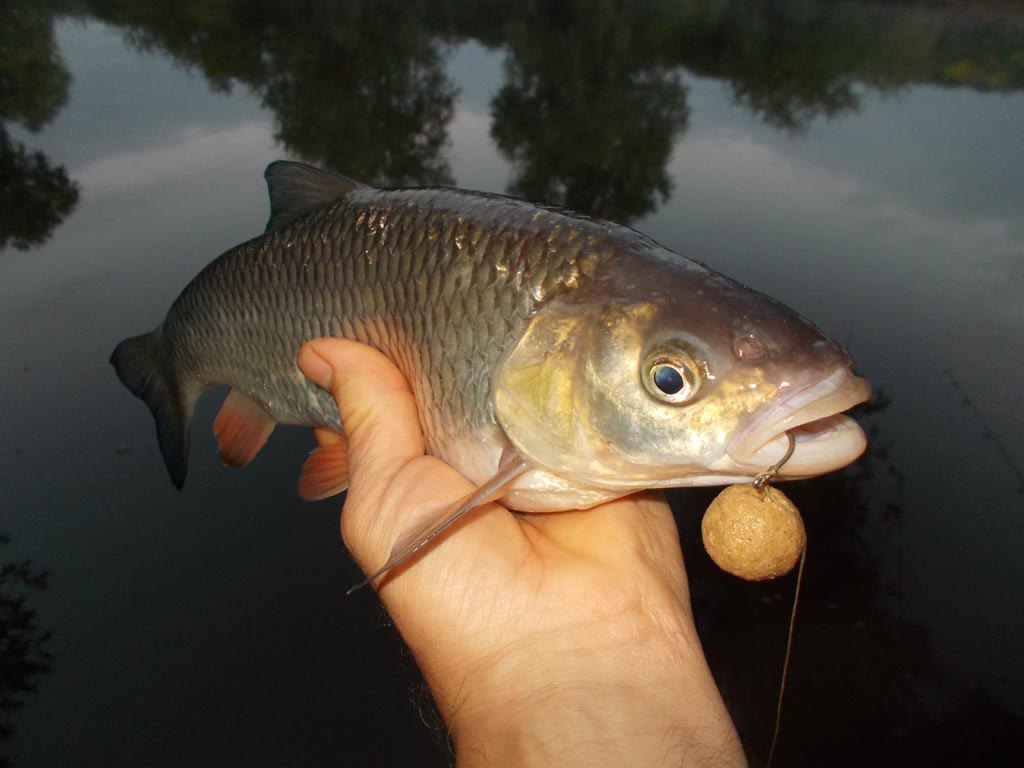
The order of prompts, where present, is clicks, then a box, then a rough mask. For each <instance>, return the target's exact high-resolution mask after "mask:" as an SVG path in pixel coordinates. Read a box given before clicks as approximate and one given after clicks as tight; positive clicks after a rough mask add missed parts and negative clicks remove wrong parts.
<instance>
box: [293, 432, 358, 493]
mask: <svg viewBox="0 0 1024 768" xmlns="http://www.w3.org/2000/svg"><path fill="white" fill-rule="evenodd" d="M347 489H348V443H347V442H345V441H344V440H342V441H341V442H339V443H335V444H334V445H321V446H319V447H317V448H314V449H313V450H312V451H311V452H310V454H309V458H308V459H306V463H305V465H304V466H303V467H302V475H301V476H300V477H299V496H300V497H301V498H302V499H304V500H305V501H319V500H320V499H327V498H330V497H331V496H335V495H337V494H339V493H341V492H342V491H344V490H347Z"/></svg>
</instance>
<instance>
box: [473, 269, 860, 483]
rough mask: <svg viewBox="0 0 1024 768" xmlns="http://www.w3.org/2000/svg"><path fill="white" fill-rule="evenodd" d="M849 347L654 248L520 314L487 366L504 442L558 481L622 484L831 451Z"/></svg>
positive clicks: (823, 457) (819, 459) (837, 434)
mask: <svg viewBox="0 0 1024 768" xmlns="http://www.w3.org/2000/svg"><path fill="white" fill-rule="evenodd" d="M854 363H855V361H854V358H853V357H852V355H850V353H849V352H847V351H846V350H845V349H844V348H843V347H842V346H840V345H839V344H838V343H836V342H835V341H833V340H831V339H829V338H828V337H827V336H825V335H824V334H823V333H822V332H821V331H820V330H819V329H818V328H816V327H815V326H814V325H813V324H811V323H810V322H809V321H807V320H805V319H804V318H802V317H800V316H799V315H798V314H797V313H796V312H794V311H793V310H791V309H789V308H788V307H785V306H784V305H782V304H780V303H779V302H777V301H775V300H773V299H771V298H769V297H767V296H764V295H763V294H760V293H757V292H756V291H753V290H751V289H749V288H746V287H745V286H743V285H741V284H739V283H737V282H735V281H733V280H731V279H729V278H726V277H724V276H723V275H720V274H718V273H716V272H713V271H712V270H709V269H707V268H706V267H704V266H702V265H699V264H696V263H694V262H690V261H688V260H685V259H683V258H682V257H679V256H676V255H675V254H671V253H670V252H667V251H666V252H665V254H664V255H659V256H658V257H657V258H654V259H651V258H648V259H646V260H645V262H644V269H642V270H632V271H631V270H627V269H621V268H620V269H618V270H610V271H609V273H608V274H606V275H604V276H602V278H601V279H598V280H595V281H594V285H593V286H591V287H590V289H589V290H586V291H579V292H577V293H576V294H574V295H573V296H572V297H570V298H569V299H565V300H559V301H553V302H551V303H550V304H549V305H547V306H546V307H544V308H543V309H541V310H540V311H539V312H538V313H537V314H536V315H535V316H534V317H533V318H532V319H531V322H530V324H529V326H528V327H527V329H526V331H525V333H524V334H523V336H522V337H521V338H520V339H519V341H518V342H517V344H516V345H515V346H514V348H513V349H512V350H511V351H510V352H509V353H508V354H507V355H506V356H505V358H504V359H503V361H502V363H501V364H500V365H499V367H498V369H497V370H496V372H495V374H494V378H493V380H492V391H493V393H494V405H495V413H496V415H497V418H498V421H499V423H500V424H501V426H502V428H503V429H504V431H505V433H506V435H507V437H508V438H509V440H510V441H511V442H512V443H513V445H514V446H515V448H516V449H517V451H519V453H520V454H521V455H523V456H524V457H525V458H526V459H527V460H529V461H530V462H532V463H533V464H534V465H537V466H539V467H543V468H544V469H545V470H546V471H548V472H550V473H552V474H554V475H558V476H560V477H563V478H566V479H569V480H570V481H571V482H572V483H574V484H578V485H583V486H592V487H598V488H606V489H615V490H623V491H628V490H629V489H637V488H653V487H673V486H694V485H719V484H727V483H735V482H738V481H741V480H743V479H750V478H753V477H755V476H756V475H757V474H758V473H760V472H763V471H764V470H765V469H766V468H767V467H769V466H771V465H772V464H774V463H775V462H777V461H779V460H780V459H781V458H782V457H783V456H784V455H785V453H786V452H787V449H788V446H789V440H788V438H787V436H786V433H787V432H789V433H791V434H792V435H793V437H794V438H795V450H794V452H793V455H792V457H791V458H790V459H789V460H788V461H787V462H786V464H785V465H784V466H783V468H782V470H781V471H780V473H779V475H778V477H779V478H780V479H786V478H790V479H795V478H802V477H811V476H815V475H819V474H823V473H825V472H829V471H832V470H835V469H838V468H841V467H843V466H845V465H846V464H848V463H850V462H851V461H853V460H855V459H856V458H857V457H858V456H859V455H860V454H861V453H862V452H863V450H864V448H865V445H866V439H865V436H864V433H863V431H862V430H861V429H860V427H859V426H858V425H857V424H856V422H854V421H853V420H852V419H850V418H849V417H847V416H844V415H842V412H843V411H845V410H846V409H848V408H850V407H852V406H853V405H856V404H857V403H860V402H863V401H865V400H866V399H867V398H868V397H869V396H870V394H871V387H870V385H869V384H868V382H867V381H865V380H864V379H862V378H859V377H857V376H855V375H854V374H853V373H852V370H851V369H852V367H853V365H854Z"/></svg>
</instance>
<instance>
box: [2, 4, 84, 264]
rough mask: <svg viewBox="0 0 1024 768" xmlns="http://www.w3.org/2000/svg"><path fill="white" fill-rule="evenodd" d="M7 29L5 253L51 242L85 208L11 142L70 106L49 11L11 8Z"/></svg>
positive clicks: (65, 181)
mask: <svg viewBox="0 0 1024 768" xmlns="http://www.w3.org/2000/svg"><path fill="white" fill-rule="evenodd" d="M2 14H3V17H2V23H0V249H3V248H5V247H7V246H8V245H11V246H13V247H15V248H18V249H20V250H26V249H28V248H30V247H32V246H34V245H39V244H41V243H43V242H45V241H46V239H47V238H48V237H49V236H50V233H51V232H52V231H53V229H54V227H56V226H57V225H58V224H60V222H61V221H63V220H64V218H65V217H66V216H67V215H68V214H69V213H71V211H72V210H73V209H74V207H75V205H76V204H77V203H78V186H77V185H76V184H75V183H74V182H72V181H71V179H69V178H68V175H67V172H66V171H65V170H64V167H63V166H61V165H54V164H53V163H52V162H51V161H50V159H49V158H48V157H47V156H46V155H45V154H44V153H43V152H40V151H38V150H31V149H29V148H28V147H26V146H25V145H24V144H22V143H21V142H19V141H15V140H13V139H12V138H11V137H10V135H9V134H8V130H7V126H6V124H7V123H9V122H13V123H20V124H21V125H22V126H23V127H24V128H26V129H27V130H29V131H31V132H33V133H34V132H36V131H38V130H39V129H40V128H42V127H43V126H44V125H45V124H46V123H48V122H49V121H50V120H51V119H52V118H53V117H54V115H56V114H57V112H58V111H59V110H60V108H61V107H62V106H63V105H64V102H65V101H66V100H67V86H68V81H69V80H70V76H69V75H68V73H67V70H66V69H65V68H64V66H63V64H62V63H61V61H60V56H59V55H58V54H57V49H56V45H55V43H54V39H53V28H52V23H51V22H52V18H51V15H52V10H51V9H50V8H48V7H47V5H46V4H45V3H35V2H32V0H12V2H9V3H5V5H4V8H3V10H2Z"/></svg>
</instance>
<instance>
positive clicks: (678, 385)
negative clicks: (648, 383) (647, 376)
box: [654, 365, 685, 395]
mask: <svg viewBox="0 0 1024 768" xmlns="http://www.w3.org/2000/svg"><path fill="white" fill-rule="evenodd" d="M684 383H685V382H684V381H683V374H681V373H680V372H679V371H678V370H676V369H675V368H673V367H672V366H671V365H659V366H658V367H657V368H655V369H654V386H656V387H657V388H658V389H660V390H661V391H662V392H664V393H665V394H666V395H674V394H676V393H677V392H678V391H679V390H681V389H682V388H683V384H684Z"/></svg>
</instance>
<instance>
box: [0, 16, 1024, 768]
mask: <svg viewBox="0 0 1024 768" xmlns="http://www.w3.org/2000/svg"><path fill="white" fill-rule="evenodd" d="M542 8H543V9H544V10H542ZM0 52H2V53H0V119H2V120H3V123H2V128H0V244H2V246H3V249H4V250H3V251H2V252H0V297H2V298H0V324H2V325H0V360H2V365H3V368H2V376H0V437H2V442H0V456H2V463H0V534H3V535H4V536H6V537H9V538H10V542H9V543H4V544H3V545H2V547H0V559H2V562H3V567H4V570H3V571H2V576H0V590H2V595H0V598H2V601H3V602H2V603H0V619H2V620H3V627H2V629H3V633H4V636H3V639H2V642H0V653H2V664H3V666H2V670H0V671H2V673H3V686H2V687H0V694H2V696H3V701H2V704H3V711H2V712H0V726H2V727H0V737H2V740H0V755H9V757H8V758H7V759H9V760H13V762H14V764H16V765H18V766H43V765H46V766H56V765H62V766H63V765H67V766H95V765H125V766H128V765H131V766H136V765H148V766H158V765H160V766H162V765H167V766H172V765H174V766H176V765H183V764H187V765H336V764H344V765H406V764H410V763H411V764H416V765H444V764H446V762H447V760H448V759H449V758H448V753H447V747H446V746H445V744H444V738H443V735H440V736H438V735H437V734H438V733H439V731H438V730H437V728H436V722H435V720H434V716H433V715H432V714H431V712H432V710H431V706H430V703H429V696H427V695H426V694H425V693H424V691H423V689H422V688H421V685H420V683H419V681H418V677H417V673H416V670H415V668H414V666H413V665H412V663H411V661H410V659H409V658H408V655H407V654H406V653H405V652H404V651H403V649H402V646H401V643H400V641H399V640H398V639H397V637H396V635H395V633H394V631H393V629H391V628H390V627H389V625H388V622H387V619H386V616H385V615H384V614H383V612H382V611H381V609H380V608H379V606H378V604H377V602H376V600H375V598H374V596H373V595H372V594H371V593H369V592H363V593H360V594H358V595H357V596H355V597H352V598H349V599H345V598H344V597H343V591H344V588H345V587H346V586H348V585H349V584H350V583H351V582H352V581H353V580H354V579H355V577H356V571H355V568H354V566H352V565H351V564H350V563H349V562H348V560H347V556H346V555H345V553H344V552H343V551H342V547H341V544H340V541H339V537H338V534H337V510H338V504H337V502H325V503H321V504H316V505H310V504H304V503H301V502H300V501H298V499H297V498H296V495H295V490H294V484H295V479H296V477H297V473H298V469H299V467H300V465H301V461H302V459H303V457H304V455H305V451H306V450H307V448H308V447H309V446H310V444H311V438H310V436H309V435H308V434H307V433H305V432H303V431H301V430H280V431H279V432H277V433H275V435H274V438H273V440H272V441H271V442H270V444H269V445H268V446H267V448H266V449H265V450H264V451H263V453H262V454H261V455H260V456H259V457H258V458H257V460H256V461H255V462H254V463H253V464H252V465H251V466H250V467H248V468H246V469H245V470H241V471H228V470H225V469H223V468H222V467H220V466H219V462H218V459H217V456H216V452H215V451H214V447H213V441H212V439H211V438H209V437H208V438H205V439H204V437H203V435H204V433H206V430H207V429H208V425H209V424H210V422H211V420H212V417H213V414H214V413H215V411H216V408H217V398H216V397H210V398H207V399H204V400H203V401H202V402H201V404H200V407H199V409H198V413H197V417H196V418H197V421H196V425H197V428H196V430H195V436H196V437H195V439H194V440H193V450H192V459H191V461H192V471H191V477H190V482H189V485H188V487H187V488H186V489H185V490H184V491H183V492H180V493H179V492H177V491H175V490H174V488H173V487H172V486H171V484H170V483H169V482H168V480H167V477H166V475H165V471H164V468H163V466H162V464H161V462H160V460H159V455H158V452H157V449H156V444H155V440H154V438H153V434H152V431H153V429H152V424H151V421H150V416H149V414H148V413H147V412H146V410H145V409H144V408H143V407H142V405H141V404H140V403H139V402H137V401H135V400H134V399H133V398H132V397H131V396H130V395H129V394H128V393H127V392H126V391H125V390H124V389H122V387H121V386H120V385H119V384H118V382H117V380H116V378H115V377H114V374H113V371H112V370H111V369H110V368H109V366H108V365H107V362H106V360H107V357H108V355H109V353H110V350H111V348H112V347H113V345H114V344H115V343H116V341H118V340H119V339H121V338H122V337H124V336H126V335H129V334H134V333H139V332H142V331H144V330H147V329H148V328H150V327H152V326H154V325H155V324H156V323H157V322H158V321H159V319H160V318H161V317H162V316H163V313H164V311H165V310H166V308H167V306H168V305H169V303H170V302H171V301H172V300H173V298H174V296H175V295H176V294H177V292H178V291H179V290H180V288H181V287H182V286H183V285H184V284H185V283H186V282H187V281H188V280H189V278H190V277H191V276H192V275H193V274H194V273H195V272H196V271H197V270H198V269H199V268H200V267H201V266H202V265H204V264H205V263H206V262H207V261H209V260H210V259H211V258H212V257H214V256H216V255H217V254H218V253H219V252H221V251H222V250H224V249H225V248H227V247H229V246H231V245H234V244H235V243H237V242H239V241H240V240H242V239H245V238H247V237H249V236H251V235H253V234H256V233H258V232H259V231H260V230H261V228H262V226H263V223H264V222H265V220H266V216H267V202H266V199H265V192H264V189H263V185H262V179H261V173H262V169H263V167H264V165H265V164H266V163H267V162H269V161H270V160H273V159H275V158H279V157H294V158H300V159H304V160H306V161H309V162H314V163H319V164H323V165H327V166H331V167H334V168H337V169H339V170H342V171H344V172H346V173H348V174H350V175H353V176H355V177H358V178H362V179H364V180H366V181H371V182H377V183H386V184H423V183H455V184H457V185H459V186H465V187H472V188H477V189H482V190H492V191H498V192H511V193H514V194H519V195H523V196H526V197H529V198H532V199H536V200H542V201H546V202H553V203H562V204H567V205H570V206H572V207H574V208H577V209H580V210H583V211H586V212H590V213H595V214H599V215H603V216H607V217H611V218H615V219H618V220H622V221H628V222H630V223H632V224H633V225H634V226H636V227H637V228H639V229H641V230H642V231H644V232H647V233H648V234H650V235H652V236H654V237H655V238H656V239H658V240H659V241H661V242H662V243H664V244H665V245H667V246H669V247H670V248H673V249H674V250H678V251H680V252H682V253H684V254H688V255H692V256H694V257H697V258H700V259H702V260H704V261H706V262H708V263H710V264H711V265H713V266H715V267H716V268H718V269H720V270H722V271H724V272H726V273H727V274H730V275H732V276H734V277H736V278H738V279H740V280H742V281H744V282H746V283H748V284H751V285H753V286H755V287H757V288H759V289H761V290H764V291H765V292H767V293H769V294H772V295H774V296H776V297H778V298H780V299H782V300H783V301H785V302H786V303H788V304H790V305H792V306H794V307H795V308H797V309H798V310H799V311H801V312H802V313H804V314H806V315H808V316H810V317H812V318H814V319H815V321H816V322H818V323H819V324H820V325H821V326H822V327H823V328H825V329H826V330H827V331H828V332H830V333H831V334H832V335H834V336H836V337H837V338H838V339H840V340H841V341H842V342H843V343H845V344H846V345H847V346H848V347H849V348H850V349H852V350H853V351H854V352H855V353H856V354H857V356H858V358H859V360H860V367H859V370H860V372H861V373H862V374H863V375H865V376H867V377H868V378H870V379H871V380H872V381H873V382H874V384H875V387H876V390H877V393H878V394H877V397H876V398H875V400H874V401H873V402H872V403H871V404H870V405H869V406H868V407H865V408H863V409H862V410H861V413H860V418H861V420H862V423H864V424H865V426H866V427H867V428H868V430H869V431H870V434H871V445H870V448H869V452H868V454H867V456H866V457H865V458H864V459H863V460H862V461H861V462H860V463H858V464H857V465H855V466H853V467H851V468H849V469H847V470H846V471H844V472H841V473H837V474H834V475H832V476H829V477H825V478H820V479H818V480H814V481H808V482H804V483H800V484H797V485H795V486H791V487H789V488H787V491H788V492H789V491H791V495H792V496H794V498H795V499H796V501H797V502H798V504H799V505H800V506H801V508H802V509H803V510H804V512H805V515H806V517H807V524H808V527H809V535H810V555H809V561H808V566H807V583H806V586H805V592H804V595H803V597H802V602H801V614H800V618H799V624H798V629H797V634H796V639H795V657H794V665H795V666H794V669H793V672H792V678H791V687H790V690H789V694H788V700H787V705H786V714H785V721H784V731H783V736H782V742H781V745H780V755H779V757H780V758H781V760H780V764H796V765H863V764H889V763H891V762H897V761H898V762H909V763H911V764H933V765H934V764H944V763H960V762H964V761H970V764H988V763H998V762H1002V761H1004V760H1005V759H1006V755H1008V754H1014V753H1016V750H1014V752H1011V748H1013V747H1014V746H1016V747H1019V746H1020V743H1021V740H1022V734H1024V564H1022V562H1021V560H1022V558H1021V556H1022V554H1024V543H1022V542H1024V474H1022V468H1024V441H1022V438H1021V435H1022V434H1024V413H1022V409H1021V407H1020V398H1021V385H1022V383H1024V341H1022V339H1024V302H1022V299H1024V183H1022V179H1024V13H1022V12H1021V10H1020V5H1016V6H1014V5H1009V6H1004V5H1000V4H996V3H977V4H972V3H950V4H948V5H946V4H942V3H937V2H933V3H924V4H901V3H891V4H885V5H862V4H856V3H842V4H831V3H817V2H810V1H809V0H805V1H803V2H781V3H753V2H750V3H744V2H718V3H711V4H707V5H706V6H705V5H704V4H700V3H676V2H668V1H667V0H665V2H643V3H624V2H621V3H620V2H611V1H610V0H609V1H608V2H599V3H594V4H592V5H591V4H587V3H583V2H558V3H550V4H540V3H498V2H484V3H479V4H465V5H463V4H461V3H457V2H428V1H427V0H424V1H423V2H419V3H411V4H410V3H405V2H397V0H389V1H388V2H380V3H332V2H319V3H308V4H307V3H302V2H269V1H266V2H251V3H244V2H234V3H215V2H203V1H202V0H197V1H196V2H189V3H179V2H171V1H170V0H165V1H159V0H153V1H151V2H112V1H111V2H103V1H98V2H88V1H87V0H83V1H82V2H72V1H70V0H69V1H68V2H65V3H62V2H52V3H51V2H33V1H31V0H9V2H7V3H5V4H4V5H3V6H2V8H0ZM710 495H711V492H704V491H685V492H678V493H675V494H674V495H673V500H674V502H675V503H676V505H677V509H678V513H679V514H678V518H679V522H680V527H681V529H682V531H683V538H684V542H683V544H684V549H685V551H686V555H687V561H688V568H689V570H690V575H691V580H692V583H693V588H694V599H695V607H696V611H697V614H698V621H699V625H700V629H701V632H702V637H703V639H704V642H705V645H706V647H707V650H708V653H709V657H710V659H711V663H712V668H713V670H714V672H715V675H716V677H717V679H718V680H719V682H720V684H721V685H722V687H723V690H724V693H725V696H726V699H727V701H728V703H729V705H730V707H731V709H732V711H733V713H734V716H735V718H736V720H737V723H738V726H739V728H740V732H741V735H742V737H743V739H744V742H745V744H746V747H747V749H748V752H749V754H750V755H751V757H752V760H753V761H754V762H755V763H760V762H762V761H763V758H764V754H765V751H766V746H767V741H768V737H769V733H770V727H771V722H772V717H773V708H774V699H773V697H774V691H775V685H776V681H777V673H778V668H779V666H780V663H781V659H782V649H783V643H784V636H785V625H786V621H787V618H788V617H787V612H788V607H789V600H790V595H791V590H792V586H793V584H792V580H791V579H787V580H783V581H781V582H779V583H773V584H769V585H751V584H746V583H741V582H738V581H737V580H734V579H732V578H731V577H728V576H725V575H722V574H720V573H718V572H717V571H716V570H715V569H714V567H713V566H712V565H711V564H710V562H709V561H708V559H707V557H706V555H705V554H704V553H703V550H702V549H701V546H700V543H699V537H698V536H697V535H696V529H697V525H698V521H699V516H700V511H701V510H702V509H703V507H704V505H705V504H706V503H707V501H708V499H709V498H710ZM29 559H31V561H32V563H31V564H29V565H26V564H25V561H26V560H29ZM51 632H52V636H51V635H50V633H51ZM18 703H21V704H23V706H20V707H17V706H15V705H17V704H18ZM431 723H433V726H432V725H431ZM12 730H13V735H12ZM3 759H4V758H3V757H0V764H3Z"/></svg>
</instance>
